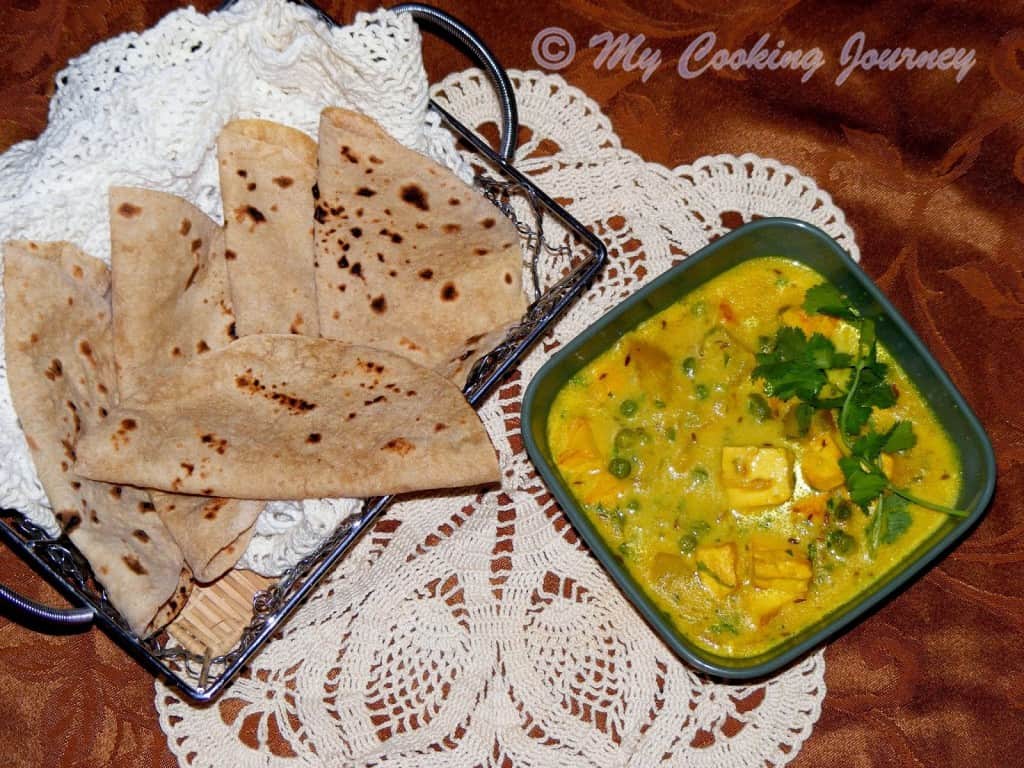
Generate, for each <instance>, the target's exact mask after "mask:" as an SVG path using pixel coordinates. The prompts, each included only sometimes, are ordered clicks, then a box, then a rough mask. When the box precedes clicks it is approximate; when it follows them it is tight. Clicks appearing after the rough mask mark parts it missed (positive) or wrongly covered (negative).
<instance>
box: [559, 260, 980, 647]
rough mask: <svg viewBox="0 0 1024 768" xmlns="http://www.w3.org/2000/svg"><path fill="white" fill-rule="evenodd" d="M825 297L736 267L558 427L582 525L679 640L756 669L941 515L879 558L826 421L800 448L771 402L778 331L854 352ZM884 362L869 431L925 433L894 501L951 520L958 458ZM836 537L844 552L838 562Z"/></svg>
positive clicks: (788, 265)
mask: <svg viewBox="0 0 1024 768" xmlns="http://www.w3.org/2000/svg"><path fill="white" fill-rule="evenodd" d="M821 282H822V278H821V276H820V275H819V274H817V273H816V272H814V271H812V270H811V269H809V268H807V267H805V266H803V265H801V264H798V263H795V262H792V261H789V260H786V259H783V258H775V257H772V258H760V259H755V260H752V261H748V262H745V263H743V264H740V265H738V266H736V267H733V268H732V269H730V270H728V271H727V272H725V273H723V274H721V275H719V276H717V277H716V278H714V279H712V280H711V281H709V282H707V283H706V284H704V285H703V286H701V287H700V288H699V289H697V290H695V291H694V292H692V293H690V294H689V295H687V296H686V297H684V298H683V299H681V300H680V301H679V302H677V303H676V304H674V305H672V306H671V307H669V308H667V309H665V310H664V311H662V312H661V313H659V314H657V315H655V316H653V317H651V318H649V319H648V320H646V321H645V322H644V323H642V324H641V325H639V326H638V327H636V328H635V329H633V330H632V331H630V332H629V333H627V334H626V335H624V336H623V337H622V338H621V339H620V340H619V341H618V342H617V343H616V344H615V346H613V347H612V348H611V349H609V350H608V351H607V352H605V353H604V354H602V355H601V356H600V357H598V358H597V359H595V360H594V361H592V362H591V363H590V364H589V365H588V366H587V367H586V368H584V369H583V370H581V371H580V372H579V373H578V374H577V375H575V376H574V377H573V378H572V379H571V380H570V381H569V382H568V383H567V384H566V385H565V387H564V388H563V389H562V391H561V392H560V393H559V394H558V396H557V397H556V399H555V401H554V404H553V406H552V410H551V414H550V418H549V420H548V442H549V445H550V447H551V451H552V455H553V456H554V458H555V462H556V464H557V466H558V469H559V471H560V472H561V474H562V476H563V478H564V479H565V481H566V482H567V484H568V486H569V487H570V489H571V490H572V493H573V494H574V495H575V497H576V499H577V500H578V501H579V502H580V504H581V506H582V507H583V509H584V512H585V513H586V514H587V516H588V517H589V518H590V520H591V521H592V522H593V523H594V525H595V526H596V528H597V529H598V530H599V531H600V533H601V535H602V536H603V537H604V539H605V540H606V542H607V543H608V544H609V546H610V548H611V549H612V550H613V551H616V552H617V553H618V554H619V556H621V558H622V561H623V563H624V565H625V567H626V568H627V569H628V571H629V572H630V573H631V574H632V576H633V578H634V579H635V580H636V581H637V582H638V583H639V584H640V585H641V587H642V588H643V589H644V591H645V592H646V593H647V594H648V595H649V597H650V598H651V600H652V601H653V602H654V603H655V605H656V606H657V607H658V608H659V609H661V610H662V611H664V612H665V613H666V614H667V615H668V616H670V617H671V619H672V621H673V623H674V624H675V626H676V628H677V630H678V631H679V632H680V633H681V634H682V635H683V636H685V637H686V638H688V639H689V640H690V641H692V642H693V643H695V644H697V645H698V646H701V647H703V648H705V649H708V650H710V651H712V652H714V653H717V654H721V655H725V656H730V657H749V656H754V655H757V654H759V653H762V652H764V651H766V650H768V649H770V648H771V647H773V646H774V645H777V644H778V643H780V642H783V641H784V640H785V639H786V638H787V637H789V636H791V635H793V634H794V633H796V632H799V631H800V630H801V629H803V628H805V627H806V626H808V625H809V624H812V623H814V622H816V621H817V620H819V619H821V618H822V617H823V616H825V615H826V614H828V613H829V612H831V611H832V610H834V609H836V608H838V607H839V606H841V605H843V604H844V603H846V602H847V601H849V600H850V599H851V598H853V597H854V596H856V595H857V594H858V593H859V592H861V591H862V590H864V589H865V588H866V587H867V586H868V585H870V584H871V583H872V582H874V581H876V580H877V579H878V578H879V577H880V576H882V575H883V574H884V573H886V572H887V571H888V570H890V569H891V568H893V566H895V565H896V564H897V563H899V562H900V561H901V560H902V559H903V558H904V557H906V556H907V555H908V554H909V553H910V552H912V551H913V550H914V549H915V548H916V546H917V545H918V544H919V543H920V542H921V541H922V540H923V539H925V538H926V537H927V536H928V535H929V534H930V533H931V532H932V531H933V530H934V529H935V528H937V527H938V526H939V525H941V523H942V522H943V519H944V517H945V516H944V515H942V514H941V513H937V512H932V511H929V510H927V509H923V508H921V507H918V506H914V505H912V506H911V507H910V514H911V517H912V523H911V525H910V527H909V529H907V530H906V532H905V533H903V535H901V536H900V537H899V538H898V539H897V540H895V541H893V542H891V543H886V544H883V545H881V546H879V547H878V549H877V551H876V552H875V553H874V555H873V556H872V554H871V553H869V552H868V547H867V546H866V543H865V538H864V534H865V528H866V526H867V524H868V522H869V519H870V518H869V517H868V515H867V514H866V513H865V512H863V511H861V510H860V509H859V508H858V507H856V506H852V505H850V504H848V503H843V500H844V496H845V493H846V491H845V486H844V484H843V475H842V472H841V471H840V469H839V466H838V458H839V457H840V456H841V455H842V454H841V448H840V447H839V443H840V440H839V436H838V435H837V434H836V431H835V430H836V428H835V425H834V422H833V420H832V419H831V418H829V417H828V412H819V413H818V414H816V415H815V417H814V419H813V421H812V425H811V428H810V429H809V430H808V431H807V432H806V433H805V434H803V435H800V434H799V432H798V431H794V430H793V429H792V422H791V419H788V418H787V416H788V415H789V411H790V410H791V408H792V406H793V405H794V404H795V401H792V402H789V403H787V402H783V401H780V400H777V399H774V398H768V397H764V396H763V394H762V386H761V382H759V381H753V380H752V379H751V371H752V369H753V368H754V366H755V364H756V363H755V358H754V353H755V352H756V351H757V350H758V349H759V346H760V345H763V343H764V340H765V339H766V338H772V337H774V335H775V333H776V332H777V330H778V329H779V327H780V326H781V325H795V326H798V327H801V328H803V329H804V331H805V333H806V334H807V335H808V336H810V335H811V334H812V333H814V332H821V333H823V334H824V335H826V336H827V337H829V338H830V339H831V340H832V341H833V342H834V344H835V345H836V347H837V349H839V350H840V351H846V352H851V353H852V352H853V351H854V346H855V344H856V338H857V336H856V330H855V329H854V328H853V327H852V326H849V325H848V324H846V323H844V322H842V321H839V320H836V319H833V318H830V317H825V316H821V315H814V316H809V315H807V314H806V313H805V312H804V311H803V309H802V308H801V305H802V302H803V297H804V294H805V292H806V291H807V289H808V288H810V287H812V286H814V285H816V284H818V283H821ZM878 354H879V358H880V359H881V360H883V361H884V362H886V363H888V364H889V366H890V373H889V376H890V379H891V380H892V381H893V383H894V385H895V387H896V388H897V391H898V398H897V401H896V404H895V405H894V406H893V407H892V408H888V409H885V410H876V411H875V413H874V414H873V416H872V424H873V425H874V427H875V428H876V429H877V430H883V429H887V428H888V427H889V426H891V424H892V423H893V422H894V421H895V420H897V419H901V420H911V421H912V422H913V425H914V431H915V433H916V435H917V443H916V445H915V446H914V447H913V448H911V449H909V450H908V451H905V452H904V453H902V454H898V455H887V454H883V456H882V464H883V467H884V468H885V470H886V471H887V473H888V475H889V477H890V479H891V480H892V481H893V482H894V484H895V485H896V486H898V487H905V488H908V490H910V491H911V492H912V493H913V494H915V495H916V496H917V497H918V498H925V499H929V500H931V501H935V502H937V503H940V504H946V505H951V504H953V503H955V500H956V497H957V492H958V488H959V472H960V467H959V458H958V456H957V454H956V450H955V448H954V447H953V445H952V444H951V443H950V441H949V439H948V438H947V436H946V434H945V433H944V432H943V430H942V428H941V426H940V425H939V424H938V423H937V422H936V420H935V417H934V415H933V414H932V413H931V411H930V410H929V408H928V406H927V405H926V404H925V402H924V401H923V400H922V399H921V396H920V395H919V394H918V392H917V390H916V389H915V388H914V386H913V385H912V383H911V382H910V381H909V379H908V378H907V376H906V374H905V373H904V372H903V371H902V370H901V369H900V368H899V367H898V366H897V365H896V364H895V363H894V362H893V360H892V358H891V356H890V355H889V354H888V352H887V351H886V350H885V349H884V347H882V346H881V345H880V346H879V350H878ZM752 396H753V397H752ZM627 465H628V466H627ZM837 530H839V531H842V533H841V534H836V533H833V531H837ZM830 534H832V536H833V537H835V536H839V537H840V538H842V539H844V540H845V541H844V544H845V546H843V547H839V548H835V547H831V546H830V542H834V541H835V539H834V538H830V537H829V535H830Z"/></svg>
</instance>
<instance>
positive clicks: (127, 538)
mask: <svg viewBox="0 0 1024 768" xmlns="http://www.w3.org/2000/svg"><path fill="white" fill-rule="evenodd" d="M4 262H5V265H4V291H5V294H6V300H5V313H6V320H5V328H4V336H5V343H6V357H7V381H8V384H9V385H10V388H11V397H12V399H13V401H14V407H15V410H16V412H17V414H18V418H19V420H20V421H21V426H22V429H23V430H24V431H25V439H26V442H27V443H28V446H29V449H30V451H31V454H32V460H33V462H34V463H35V466H36V474H37V475H38V476H39V480H40V482H41V483H42V486H43V489H44V490H45V491H46V495H47V496H48V498H49V500H50V504H51V505H52V507H53V510H54V513H55V514H56V516H57V518H58V520H60V521H61V524H62V526H63V528H64V530H65V532H66V533H67V534H68V536H69V537H70V538H71V541H72V542H74V544H75V546H77V547H78V549H79V550H81V552H82V554H83V555H85V557H86V559H88V561H89V564H90V565H91V566H92V569H93V572H94V574H95V575H96V578H97V580H98V581H99V582H100V584H102V585H103V587H104V588H105V589H106V591H107V594H108V596H109V598H110V601H111V603H112V604H113V605H114V607H115V608H117V610H118V611H120V612H121V614H122V615H123V616H124V618H125V619H126V620H127V622H128V624H129V626H130V627H131V629H132V631H133V632H135V633H136V634H138V635H140V636H144V635H146V634H148V633H149V632H150V631H151V630H153V629H156V628H158V625H159V624H160V622H163V623H166V622H167V621H170V619H171V618H173V612H176V610H175V611H173V612H172V610H170V609H171V606H172V604H173V607H174V608H175V609H180V607H181V605H180V604H177V601H174V600H173V597H174V595H175V594H176V590H177V588H178V586H179V579H180V577H181V573H182V569H183V567H184V559H183V557H182V554H181V551H180V550H179V548H178V545H177V544H176V543H175V541H174V539H173V537H172V536H171V535H170V532H169V531H168V530H167V528H166V526H165V525H164V524H163V523H162V522H161V520H160V518H159V516H158V515H156V514H155V511H154V509H153V505H152V504H151V502H150V500H149V496H148V495H147V494H146V493H145V492H144V491H140V490H137V489H135V488H130V487H126V486H122V485H108V484H106V483H100V482H95V481H92V480H89V479H87V478H84V477H82V476H80V475H79V474H77V473H76V472H75V471H74V466H73V464H74V460H75V450H76V441H77V439H78V437H79V434H80V431H81V430H88V429H99V428H100V425H102V424H103V422H104V420H105V418H107V416H108V413H109V412H110V411H112V410H113V408H114V404H115V403H116V401H117V385H116V377H115V374H114V362H113V354H112V343H111V332H110V299H109V288H110V279H109V274H108V271H107V268H106V266H105V265H104V264H103V263H102V262H100V261H98V260H96V259H94V258H92V257H90V256H88V255H86V254H85V253H83V252H82V251H81V250H79V249H78V248H76V247H75V246H73V245H71V244H70V243H31V242H14V243H8V244H7V245H6V246H5V248H4ZM158 612H159V613H160V620H159V621H156V622H154V619H155V617H156V616H157V614H158Z"/></svg>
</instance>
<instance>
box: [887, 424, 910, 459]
mask: <svg viewBox="0 0 1024 768" xmlns="http://www.w3.org/2000/svg"><path fill="white" fill-rule="evenodd" d="M915 445H917V435H915V434H914V426H913V425H912V424H911V423H910V422H909V421H897V422H896V423H895V424H893V425H892V427H891V428H890V429H889V431H888V432H886V433H885V445H884V446H882V450H883V451H885V452H886V453H897V452H898V451H907V450H910V449H911V448H913V447H914V446H915Z"/></svg>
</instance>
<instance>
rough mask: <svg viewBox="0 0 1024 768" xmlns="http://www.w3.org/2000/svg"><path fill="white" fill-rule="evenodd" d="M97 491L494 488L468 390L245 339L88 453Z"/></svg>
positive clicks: (86, 442) (115, 421) (294, 340)
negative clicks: (121, 487)
mask: <svg viewBox="0 0 1024 768" xmlns="http://www.w3.org/2000/svg"><path fill="white" fill-rule="evenodd" d="M76 469H77V471H78V472H80V473H82V474H85V475H86V476H88V477H92V478H95V479H101V480H102V479H109V478H117V479H118V480H120V481H122V482H127V483H131V484H133V485H137V486H141V487H147V488H160V489H163V490H167V491H171V492H181V493H190V494H199V495H210V496H225V497H230V498H255V499H306V498H322V497H336V496H349V497H352V496H375V495H382V494H388V493H401V492H405V491H415V490H422V489H428V488H453V487H462V486H471V485H478V484H482V483H490V482H494V481H497V480H498V479H499V478H500V475H499V470H498V463H497V459H496V457H495V453H494V448H493V447H492V446H491V443H490V440H489V439H488V437H487V433H486V431H485V430H484V428H483V425H482V424H481V423H480V420H479V418H478V417H477V415H476V413H475V412H474V411H473V409H472V408H470V406H469V405H468V404H467V403H466V401H465V399H464V398H463V396H462V394H461V393H460V392H459V390H458V389H457V388H456V387H455V386H454V385H453V384H452V383H451V382H449V381H448V380H446V379H444V378H443V377H441V376H440V375H439V374H437V373H434V372H433V371H430V370H427V369H424V368H421V367H419V366H417V365H415V364H413V363H411V362H409V361H408V360H406V359H404V358H402V357H398V356H396V355H392V354H389V353H387V352H384V351H382V350H375V349H370V348H367V347H358V346H353V345H348V344H343V343H341V342H337V341H331V340H327V339H310V338H308V337H304V336H294V335H288V336H285V335H256V336H246V337H244V338H242V339H239V340H238V341H236V342H234V343H233V344H231V345H230V346H229V347H227V348H225V349H223V350H219V351H214V352H209V353H207V354H205V355H201V356H199V357H197V358H196V359H194V360H192V361H191V362H190V363H189V364H187V365H185V366H184V367H183V368H182V369H181V370H180V371H178V372H177V373H175V374H172V375H171V376H170V377H169V378H168V379H167V381H166V382H165V383H164V384H163V385H162V386H161V387H159V388H156V389H154V390H152V391H149V392H147V393H145V394H144V395H140V396H137V397H136V398H134V399H132V400H125V401H123V402H122V406H121V407H120V408H119V409H118V410H117V411H116V412H114V413H113V414H112V415H111V418H110V419H108V420H107V421H105V422H104V423H102V424H98V425H96V427H95V428H94V429H90V430H89V431H87V432H86V433H85V434H84V435H83V436H82V438H81V439H80V441H79V447H78V461H77V463H76Z"/></svg>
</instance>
